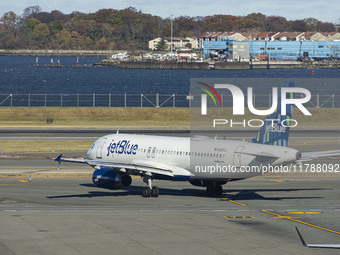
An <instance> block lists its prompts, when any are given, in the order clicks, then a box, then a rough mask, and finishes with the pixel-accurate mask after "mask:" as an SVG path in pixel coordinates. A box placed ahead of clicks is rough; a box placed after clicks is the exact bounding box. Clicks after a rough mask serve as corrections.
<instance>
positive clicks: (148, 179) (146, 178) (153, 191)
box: [142, 172, 159, 197]
mask: <svg viewBox="0 0 340 255" xmlns="http://www.w3.org/2000/svg"><path fill="white" fill-rule="evenodd" d="M143 182H145V183H146V184H147V186H145V187H144V188H143V194H142V195H143V197H158V196H159V188H158V187H157V186H152V174H151V173H150V172H146V173H145V174H144V175H143Z"/></svg>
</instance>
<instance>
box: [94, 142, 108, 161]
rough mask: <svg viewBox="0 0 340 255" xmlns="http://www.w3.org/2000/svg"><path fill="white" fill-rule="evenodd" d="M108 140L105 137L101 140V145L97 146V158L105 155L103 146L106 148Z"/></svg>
mask: <svg viewBox="0 0 340 255" xmlns="http://www.w3.org/2000/svg"><path fill="white" fill-rule="evenodd" d="M106 140H107V138H106V137H104V138H103V139H102V140H101V141H100V142H99V145H98V147H97V152H96V156H97V158H102V157H103V148H104V145H105V143H106Z"/></svg>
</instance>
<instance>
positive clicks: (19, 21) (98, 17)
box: [0, 6, 336, 50]
mask: <svg viewBox="0 0 340 255" xmlns="http://www.w3.org/2000/svg"><path fill="white" fill-rule="evenodd" d="M170 29H171V20H170V18H161V17H159V16H154V15H151V14H145V13H143V12H141V11H138V10H137V9H135V8H134V7H129V8H126V9H124V10H115V9H101V10H98V11H97V12H95V13H81V12H72V13H71V14H64V13H62V12H60V11H57V10H55V11H51V12H43V11H42V9H41V7H40V6H30V7H27V8H26V9H25V10H24V11H23V13H22V14H21V15H17V14H15V13H14V12H7V13H5V14H4V15H3V16H2V17H1V18H0V48H1V49H74V50H79V49H84V50H85V49H87V50H91V49H93V50H100V49H102V50H104V49H105V50H140V49H148V41H149V40H152V39H154V38H157V37H162V38H164V37H170ZM335 30H336V29H335V27H334V25H333V24H332V23H328V22H321V21H319V20H317V19H315V18H306V19H302V20H287V19H286V18H284V17H280V16H266V15H264V14H262V13H251V14H249V15H247V16H232V15H213V16H205V17H189V16H180V17H176V18H174V19H173V36H175V37H197V36H199V35H200V34H202V33H204V32H214V31H215V32H217V31H230V32H231V31H234V32H235V31H237V32H265V31H266V32H270V31H274V32H283V31H287V32H333V31H335Z"/></svg>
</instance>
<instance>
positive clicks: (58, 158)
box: [55, 154, 63, 165]
mask: <svg viewBox="0 0 340 255" xmlns="http://www.w3.org/2000/svg"><path fill="white" fill-rule="evenodd" d="M62 155H63V154H60V155H59V156H58V157H57V158H55V161H58V163H59V165H60V161H61V156H62Z"/></svg>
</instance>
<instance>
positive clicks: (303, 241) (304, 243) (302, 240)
mask: <svg viewBox="0 0 340 255" xmlns="http://www.w3.org/2000/svg"><path fill="white" fill-rule="evenodd" d="M295 229H296V231H297V232H298V235H299V237H300V240H301V242H302V244H303V246H307V244H306V242H305V240H304V239H303V237H302V235H301V234H300V231H299V229H298V228H297V227H295ZM307 247H308V246H307Z"/></svg>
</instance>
